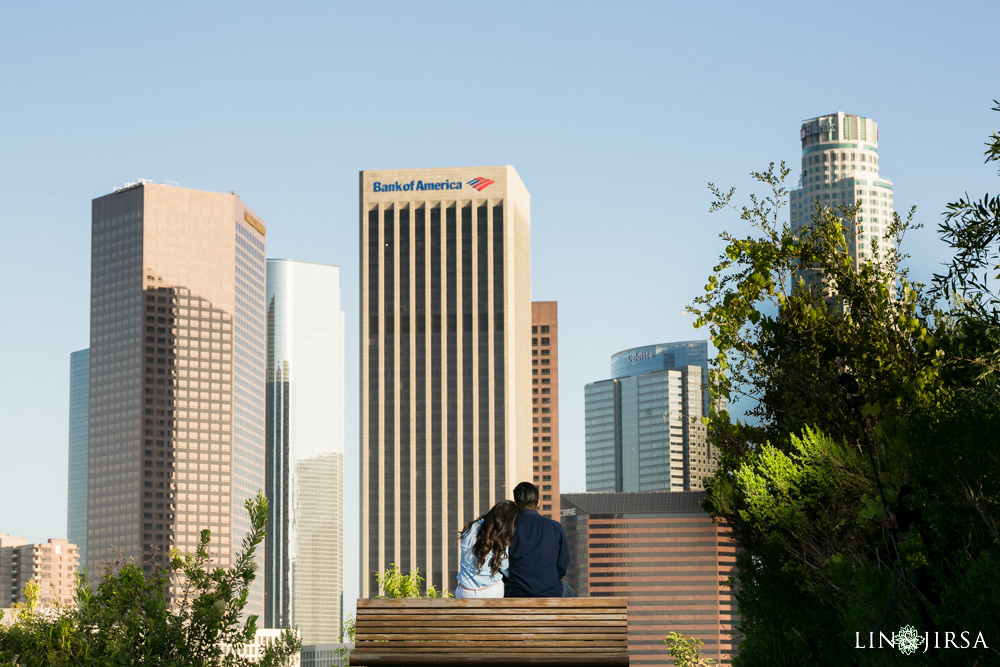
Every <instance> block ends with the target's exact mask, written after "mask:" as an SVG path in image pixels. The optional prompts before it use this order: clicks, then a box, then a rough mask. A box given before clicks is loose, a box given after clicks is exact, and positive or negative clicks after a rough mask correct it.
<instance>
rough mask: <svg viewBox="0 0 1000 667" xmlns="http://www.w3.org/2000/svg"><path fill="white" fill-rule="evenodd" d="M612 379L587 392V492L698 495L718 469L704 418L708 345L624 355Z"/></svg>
mask: <svg viewBox="0 0 1000 667" xmlns="http://www.w3.org/2000/svg"><path fill="white" fill-rule="evenodd" d="M611 374H612V378H611V379H609V380H602V381H600V382H594V383H592V384H588V385H587V386H586V387H585V389H584V400H585V403H586V407H585V419H586V428H585V442H586V455H587V491H602V492H630V491H696V490H700V489H701V488H702V478H703V477H705V476H707V475H708V474H710V473H711V472H712V471H713V470H714V469H715V464H714V461H713V459H712V456H711V452H710V450H709V445H708V442H707V438H706V435H707V432H706V427H705V424H704V423H703V421H702V418H703V417H707V416H708V410H709V398H708V390H707V388H706V384H705V383H706V382H707V380H708V343H707V342H706V341H684V342H678V343H663V344H659V345H649V346H646V347H637V348H633V349H630V350H624V351H622V352H619V353H617V354H615V355H614V356H612V357H611Z"/></svg>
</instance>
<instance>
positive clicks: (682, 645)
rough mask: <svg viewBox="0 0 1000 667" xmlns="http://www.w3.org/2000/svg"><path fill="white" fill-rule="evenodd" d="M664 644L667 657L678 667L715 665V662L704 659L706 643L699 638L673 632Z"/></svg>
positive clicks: (710, 666)
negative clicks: (702, 649)
mask: <svg viewBox="0 0 1000 667" xmlns="http://www.w3.org/2000/svg"><path fill="white" fill-rule="evenodd" d="M663 643H664V644H666V645H667V655H669V656H670V657H671V658H673V659H674V665H676V666H677V667H712V666H713V665H714V664H715V660H712V659H711V658H705V657H702V655H701V647H702V645H704V642H703V641H701V640H700V639H698V638H697V637H689V636H688V635H682V634H681V633H679V632H671V633H670V634H669V635H667V637H666V639H664V640H663Z"/></svg>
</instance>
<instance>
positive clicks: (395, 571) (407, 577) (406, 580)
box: [375, 563, 451, 599]
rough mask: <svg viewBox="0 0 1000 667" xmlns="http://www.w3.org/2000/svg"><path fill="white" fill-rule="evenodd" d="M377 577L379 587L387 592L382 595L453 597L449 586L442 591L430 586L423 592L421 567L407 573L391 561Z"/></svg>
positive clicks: (397, 596) (394, 596) (398, 596)
mask: <svg viewBox="0 0 1000 667" xmlns="http://www.w3.org/2000/svg"><path fill="white" fill-rule="evenodd" d="M375 579H376V580H377V581H378V587H379V589H381V590H382V592H383V593H385V595H383V596H380V597H387V598H431V599H433V598H440V597H445V598H450V597H451V593H449V592H448V589H447V588H446V589H445V590H444V592H443V593H442V592H440V591H438V589H437V587H436V586H428V587H427V590H425V591H423V592H421V589H420V587H421V584H423V583H424V577H423V575H421V574H420V568H419V567H418V568H416V569H415V570H413V571H411V572H410V573H409V574H406V573H404V572H403V571H402V570H400V569H399V566H398V565H396V564H395V563H391V564H390V565H389V569H387V570H386V571H385V572H378V573H376V574H375Z"/></svg>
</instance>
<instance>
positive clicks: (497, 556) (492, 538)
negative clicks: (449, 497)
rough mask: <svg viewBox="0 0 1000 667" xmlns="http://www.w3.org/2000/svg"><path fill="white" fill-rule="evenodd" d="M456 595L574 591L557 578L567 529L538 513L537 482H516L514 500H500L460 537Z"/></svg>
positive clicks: (565, 555)
mask: <svg viewBox="0 0 1000 667" xmlns="http://www.w3.org/2000/svg"><path fill="white" fill-rule="evenodd" d="M459 545H460V547H461V551H462V553H461V559H460V563H459V570H458V588H457V589H456V590H455V597H459V598H502V597H508V598H558V597H573V590H572V589H571V588H570V587H569V585H568V584H566V583H564V582H563V581H562V578H563V576H564V575H565V574H566V568H567V567H568V566H569V545H568V544H567V542H566V532H565V531H564V530H563V527H562V525H560V523H559V522H558V521H553V520H552V519H549V518H547V517H544V516H542V515H541V514H539V513H538V487H537V486H535V485H534V484H532V483H531V482H521V483H520V484H518V485H517V487H516V488H515V489H514V502H511V501H509V500H501V501H500V502H498V503H497V504H496V505H494V506H493V509H491V510H490V511H489V512H487V513H486V514H484V515H483V516H481V517H479V518H478V519H473V520H472V521H470V522H469V523H468V524H466V526H465V528H464V529H463V530H462V533H461V536H460V537H459Z"/></svg>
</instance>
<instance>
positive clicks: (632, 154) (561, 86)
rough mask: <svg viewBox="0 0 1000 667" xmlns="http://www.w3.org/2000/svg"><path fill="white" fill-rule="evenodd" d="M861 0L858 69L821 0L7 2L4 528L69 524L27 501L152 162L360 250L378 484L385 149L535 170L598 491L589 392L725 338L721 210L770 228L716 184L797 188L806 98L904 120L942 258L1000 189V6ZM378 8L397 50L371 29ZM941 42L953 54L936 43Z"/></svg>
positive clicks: (351, 412) (352, 457)
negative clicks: (375, 262)
mask: <svg viewBox="0 0 1000 667" xmlns="http://www.w3.org/2000/svg"><path fill="white" fill-rule="evenodd" d="M851 8H853V9H852V11H856V12H858V13H859V16H860V15H863V22H864V23H868V24H870V25H872V26H891V29H890V30H887V31H885V32H884V33H883V32H879V34H878V38H877V39H876V38H873V37H871V36H870V34H865V32H864V31H858V32H857V33H852V34H849V35H841V36H840V37H842V38H843V46H844V48H843V50H842V52H840V53H839V56H838V58H839V60H838V62H837V66H836V67H828V66H826V65H824V66H822V67H820V66H819V65H818V64H817V61H816V60H815V59H813V58H811V57H803V55H802V54H805V55H806V56H808V54H810V53H813V52H814V48H815V47H814V44H815V39H816V36H817V35H818V34H819V35H821V34H823V31H824V30H835V29H836V26H837V25H838V21H836V20H835V19H834V17H833V16H832V15H831V13H830V10H829V8H828V7H822V6H816V7H802V6H800V5H795V4H774V5H769V6H767V7H749V6H742V5H738V4H733V5H730V6H728V8H727V10H726V11H724V12H716V11H713V10H712V9H711V8H708V7H699V6H661V5H658V4H655V3H637V4H635V5H633V6H632V7H631V8H630V11H621V10H614V11H613V10H611V9H610V8H608V7H607V6H605V5H601V4H598V3H593V4H587V3H582V4H580V5H576V6H574V11H572V12H570V11H566V10H565V8H560V7H554V6H553V7H546V6H538V7H534V6H532V7H516V6H515V7H509V8H503V9H497V8H493V7H489V6H480V7H467V6H461V7H459V6H457V5H449V4H440V5H431V6H428V7H407V6H393V7H391V8H388V9H386V8H376V7H365V6H357V7H349V8H340V7H336V8H334V7H326V6H321V5H313V6H311V7H309V6H307V7H306V8H305V11H307V12H308V16H309V20H308V21H303V20H302V14H301V13H299V12H292V11H288V10H274V11H271V10H264V9H262V8H260V7H253V6H247V7H243V8H241V10H240V11H239V12H232V11H230V10H229V9H226V8H222V7H206V8H202V9H200V10H199V12H198V13H197V18H196V19H195V16H196V15H195V14H194V13H193V11H185V10H184V9H183V8H179V9H178V10H177V11H173V12H169V13H163V12H158V11H153V10H152V8H136V9H135V10H134V11H129V12H120V11H100V10H98V9H96V8H94V7H83V6H80V7H74V6H71V7H65V8H63V11H60V12H59V13H57V14H56V15H54V16H48V15H45V16H43V15H42V14H41V12H40V10H39V9H38V8H36V7H33V6H29V5H25V6H16V7H10V8H7V9H6V10H5V19H6V20H5V21H4V24H5V25H6V26H7V27H8V33H9V34H7V35H6V38H5V39H4V40H2V42H0V49H3V54H4V56H5V61H6V62H9V63H11V66H10V67H8V68H5V71H4V73H3V74H2V76H3V80H4V83H5V89H6V90H7V91H8V94H9V99H10V100H11V103H10V104H8V105H5V106H4V108H3V109H2V110H0V118H2V119H3V120H4V123H2V124H0V133H2V138H3V141H4V145H5V147H6V149H5V154H6V155H7V157H8V159H7V160H4V161H3V163H2V164H0V184H2V186H0V187H3V188H4V190H3V192H4V201H5V203H6V204H7V209H8V210H7V213H8V217H9V219H10V220H12V221H14V222H13V224H11V225H10V227H9V229H8V235H7V237H6V239H5V240H6V242H7V243H8V244H9V245H7V247H8V248H9V249H11V250H10V251H9V253H8V255H9V256H8V258H7V261H5V263H4V266H3V269H0V270H2V271H3V274H2V275H3V276H4V278H6V284H8V285H17V286H18V288H17V289H15V290H13V291H11V293H10V294H9V300H10V304H11V309H12V310H11V312H14V313H17V314H18V315H17V318H18V319H17V326H12V327H4V328H3V332H2V333H0V336H2V339H0V342H2V344H3V345H4V347H5V349H8V350H11V351H13V352H14V354H12V355H9V356H8V357H7V358H5V361H4V368H5V369H8V370H9V371H10V372H12V373H13V374H14V376H16V377H18V378H22V379H23V381H19V382H17V383H8V384H7V385H5V386H4V387H3V389H2V390H0V391H2V392H3V393H2V400H0V405H3V408H2V410H3V412H2V416H3V417H4V420H5V423H6V424H7V425H8V427H9V429H8V431H7V435H6V438H5V440H4V441H3V443H2V449H0V451H2V452H3V454H2V457H3V463H4V466H5V467H8V466H9V467H10V468H11V469H13V470H14V471H15V472H16V475H15V476H14V479H11V480H10V481H9V483H7V484H5V485H4V486H3V488H0V532H8V533H11V534H14V535H21V536H24V537H25V538H27V539H29V540H30V541H33V542H41V541H44V540H45V539H48V538H49V537H58V536H61V535H63V531H64V530H65V526H66V520H67V516H66V496H65V495H64V494H65V492H64V489H65V484H64V483H62V482H61V481H60V483H59V484H57V485H55V486H54V487H53V490H54V492H53V494H52V497H51V498H50V499H38V501H37V502H33V504H32V509H31V511H24V508H25V498H28V497H32V495H31V494H32V489H33V487H34V485H35V484H36V478H37V476H38V475H39V474H41V472H42V471H45V473H46V474H51V475H52V476H53V477H54V478H56V479H59V480H64V479H66V467H67V463H66V461H67V458H68V457H67V451H66V449H67V431H68V423H67V415H68V396H69V364H67V363H66V361H67V359H68V357H69V354H70V353H71V352H73V351H75V350H79V349H81V348H84V347H86V346H87V336H88V334H87V331H88V326H89V323H88V315H87V303H88V299H89V294H88V292H89V281H88V275H89V253H88V244H89V202H90V200H91V199H93V198H94V197H96V196H99V195H101V194H103V193H105V192H108V191H110V189H111V188H112V187H113V186H117V185H120V184H121V183H123V182H124V181H127V180H134V179H135V178H136V177H137V176H144V177H152V178H155V179H157V180H177V181H180V183H181V185H183V186H185V187H196V188H199V189H205V190H212V191H217V192H226V191H230V190H236V191H238V192H240V193H241V194H244V195H246V196H247V198H248V199H249V200H250V201H253V202H254V206H255V207H256V208H257V210H258V211H260V212H261V214H262V215H263V217H264V218H265V219H267V220H268V221H269V223H270V228H269V245H268V247H269V254H270V255H271V256H274V257H295V258H300V259H303V260H309V261H318V262H324V263H332V264H337V265H339V266H341V269H342V272H343V276H344V284H343V293H344V312H345V319H346V332H347V333H346V338H347V341H346V348H347V356H348V359H347V364H346V369H347V371H346V373H347V376H346V380H345V386H346V388H347V390H346V394H347V400H348V404H347V406H346V410H345V414H346V416H347V420H348V423H347V425H346V436H345V442H346V443H347V448H346V450H345V476H346V479H347V484H348V486H347V487H346V488H345V493H348V494H350V493H353V494H355V497H356V495H357V494H358V489H357V486H356V481H357V470H358V450H357V443H358V440H359V435H358V428H359V427H358V414H359V408H358V399H357V392H358V386H359V384H358V375H357V372H358V371H357V369H358V360H357V350H358V341H357V335H358V334H357V329H358V327H357V318H358V317H359V312H360V309H359V302H358V283H357V273H358V266H359V258H358V254H359V241H358V237H357V227H356V219H357V218H356V216H357V206H358V204H357V172H358V170H359V169H364V168H370V167H392V166H397V165H401V166H418V165H431V166H433V165H439V166H444V165H449V164H514V165H517V167H518V170H519V173H520V174H521V176H522V178H523V179H524V180H525V182H527V183H529V184H530V187H531V190H532V195H533V201H532V208H533V216H532V217H533V223H534V224H533V229H532V245H533V252H532V255H533V261H534V262H535V264H534V266H533V271H532V282H533V284H532V299H533V300H547V299H549V300H556V301H559V304H560V328H561V329H562V336H561V338H560V363H561V384H562V397H561V404H560V408H561V441H562V443H561V444H562V457H561V482H562V487H563V491H564V492H577V491H583V490H584V473H583V465H582V460H583V386H584V385H585V384H586V383H587V382H591V381H593V380H594V379H596V378H601V377H605V374H606V360H607V358H608V356H609V355H610V354H612V353H614V352H615V351H617V350H622V349H626V348H629V347H632V346H635V345H640V344H643V343H645V342H648V341H656V340H685V339H692V338H699V337H701V338H704V337H705V332H704V331H695V330H692V329H691V319H690V318H688V317H686V316H684V315H682V311H683V308H684V306H685V305H686V304H688V303H690V302H691V300H692V299H693V298H694V297H695V296H697V295H698V294H700V293H701V290H702V287H703V285H704V282H705V280H706V278H707V276H708V275H709V273H710V271H711V267H712V266H713V265H714V264H715V261H716V259H717V256H718V254H719V252H720V251H721V249H722V244H721V242H720V241H719V240H718V238H717V236H718V234H719V232H721V231H722V230H725V229H729V230H742V228H741V227H740V224H739V221H738V220H737V219H736V217H735V215H726V214H716V215H714V216H713V215H710V214H708V213H707V209H708V206H709V203H710V197H709V195H708V192H707V190H706V189H705V184H706V182H708V181H712V182H715V183H717V184H719V185H720V186H722V187H728V186H729V185H735V186H737V187H738V188H739V190H738V193H737V196H738V197H739V196H740V195H746V194H747V193H748V187H747V186H748V185H749V183H750V179H749V177H748V175H747V174H748V172H749V171H751V170H755V169H761V168H763V167H766V164H767V162H769V161H771V160H775V161H778V160H785V161H786V163H787V165H788V166H789V167H790V168H792V170H793V173H792V175H791V177H790V179H789V182H788V186H789V189H792V188H793V187H794V183H795V179H796V178H797V175H798V174H797V171H796V169H795V168H796V166H797V165H798V164H799V163H800V160H801V143H800V138H799V131H798V130H799V126H800V124H801V122H802V120H803V119H810V118H814V117H817V115H818V114H824V113H829V112H831V111H835V110H842V111H845V112H849V113H852V114H859V115H862V116H865V117H869V118H874V119H877V120H878V123H879V130H880V138H879V143H880V152H881V155H882V156H883V159H882V164H881V165H880V167H881V169H882V173H885V174H888V175H891V177H892V179H893V181H894V183H895V189H894V199H895V208H896V210H897V211H901V212H902V211H905V210H907V209H908V208H909V206H910V205H913V204H915V205H917V206H918V213H917V217H918V220H920V221H921V222H923V223H924V224H925V228H924V229H922V230H919V231H917V232H915V233H913V234H911V235H910V237H909V239H908V243H907V247H906V249H907V251H908V252H909V253H910V254H911V255H912V259H911V260H910V261H909V263H908V264H909V266H911V267H912V269H913V276H914V277H915V278H920V279H924V280H927V279H929V276H930V275H931V274H932V273H933V272H934V271H936V270H939V269H938V267H939V263H940V262H941V261H943V260H944V258H945V253H944V250H943V245H942V244H941V243H940V242H939V241H938V240H937V238H936V232H935V227H936V224H937V222H938V221H939V220H940V214H941V212H942V211H943V210H944V206H945V204H946V203H947V202H948V201H953V200H955V199H957V198H958V197H960V196H961V195H962V193H964V192H965V191H966V190H968V191H969V192H970V193H976V192H984V191H992V190H995V182H996V171H995V169H993V168H992V167H990V166H986V165H983V162H982V150H983V145H982V138H983V137H984V136H987V135H989V133H990V132H992V131H993V130H994V128H995V127H996V125H997V114H995V113H992V112H990V110H989V109H990V107H991V106H992V103H991V100H992V99H993V98H995V97H998V95H1000V94H998V92H997V91H996V90H995V88H996V87H995V85H994V84H993V77H992V76H991V74H992V61H993V57H992V54H991V53H990V45H991V43H992V41H991V39H990V35H989V31H988V27H989V26H990V25H991V24H992V21H990V20H989V17H990V16H993V17H996V15H997V8H996V7H995V6H993V5H991V4H988V3H978V4H971V5H965V6H963V7H962V8H961V11H956V10H953V9H948V8H946V7H943V6H941V7H939V6H935V5H930V4H925V5H920V4H918V5H907V6H893V5H884V6H876V7H869V6H864V5H861V4H857V5H849V6H848V9H851ZM637 16H641V17H642V20H641V21H637V20H636V17H637ZM973 17H978V19H981V20H970V18H973ZM859 20H860V19H859ZM375 23H377V24H378V25H380V26H381V28H380V29H381V30H382V31H383V32H382V34H383V35H384V36H385V40H384V44H382V45H381V46H380V47H379V48H373V47H372V46H371V44H370V43H369V42H368V38H367V37H362V36H361V33H362V32H363V31H359V30H357V29H356V28H357V26H362V25H372V24H375ZM665 30H666V31H667V32H668V33H669V34H670V35H671V37H670V39H664V36H663V35H664V31H665ZM428 34H431V35H441V36H444V35H447V36H448V39H441V40H428V39H427V38H426V36H427V35H428ZM264 42H266V43H268V44H269V45H270V47H271V48H270V49H268V50H267V51H265V50H263V49H253V48H248V45H252V44H254V43H264ZM924 43H929V44H935V45H939V46H940V47H941V48H939V49H918V48H916V47H915V45H917V44H924ZM766 44H779V45H780V46H781V48H780V49H778V50H776V51H775V52H773V53H772V52H770V51H766V50H765V48H769V47H764V46H762V45H766ZM359 54H363V56H364V57H363V58H360V59H359ZM749 56H753V57H749ZM359 60H360V62H359ZM469 63H481V66H480V67H478V68H475V67H472V66H471V65H469ZM556 73H557V74H556ZM123 81H128V82H129V84H128V86H124V85H122V82H123ZM373 82H378V83H385V84H388V83H390V82H391V83H393V84H394V85H396V86H397V89H396V91H395V93H394V95H395V96H397V97H398V98H399V99H400V100H402V101H405V105H402V103H400V105H397V104H383V105H377V104H374V103H366V104H359V105H354V104H348V103H346V101H347V100H349V99H353V96H354V95H356V94H357V91H362V90H367V88H366V86H368V85H369V84H371V83H373ZM497 91H509V92H497ZM935 91H949V92H948V93H947V94H944V93H943V92H935ZM505 96H506V97H505ZM69 99H75V100H80V101H81V103H75V104H68V103H67V100H69ZM503 100H506V101H504V102H502V101H503ZM929 124H933V139H934V140H933V142H927V141H925V139H926V138H927V137H928V136H929V134H930V133H931V130H930V129H929ZM785 219H787V213H786V214H785ZM43 267H44V270H43ZM53 303H60V304H65V307H64V308H52V307H51V305H52V304H53ZM650 304H655V306H656V307H655V308H650V307H649V305H650ZM351 485H353V487H352V486H351ZM348 518H349V517H348ZM345 523H346V521H345ZM353 530H354V531H355V532H354V533H351V532H350V529H349V530H348V535H352V534H353V535H354V537H353V538H352V537H347V538H346V539H347V540H348V541H350V540H351V539H354V540H355V541H356V540H357V537H356V530H357V527H356V525H355V526H354V527H353ZM350 557H352V550H351V549H350V548H348V549H347V554H346V555H345V560H347V559H349V558H350ZM353 557H355V558H356V554H355V555H354V556H353ZM345 567H346V568H347V571H348V572H350V571H352V569H351V568H352V567H353V568H354V570H353V571H356V568H357V564H356V563H355V564H354V565H353V566H352V565H351V564H348V563H346V562H345Z"/></svg>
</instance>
